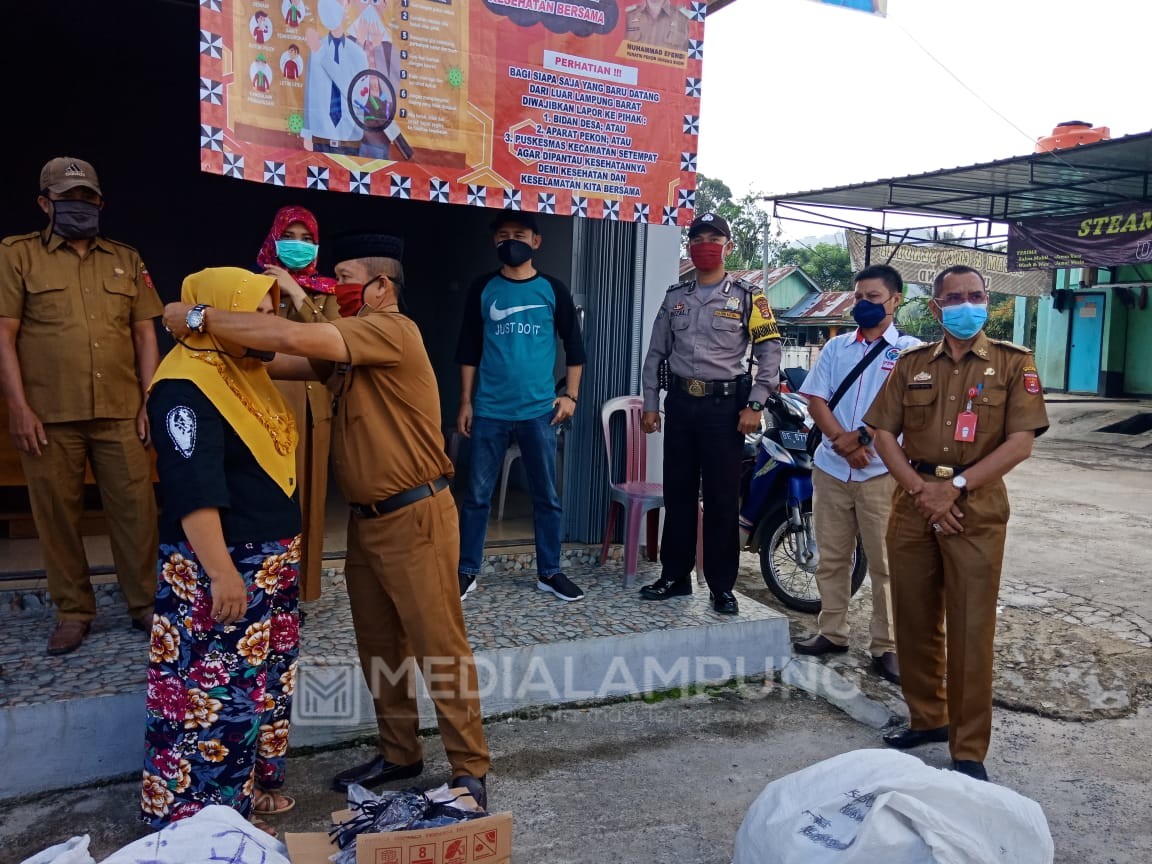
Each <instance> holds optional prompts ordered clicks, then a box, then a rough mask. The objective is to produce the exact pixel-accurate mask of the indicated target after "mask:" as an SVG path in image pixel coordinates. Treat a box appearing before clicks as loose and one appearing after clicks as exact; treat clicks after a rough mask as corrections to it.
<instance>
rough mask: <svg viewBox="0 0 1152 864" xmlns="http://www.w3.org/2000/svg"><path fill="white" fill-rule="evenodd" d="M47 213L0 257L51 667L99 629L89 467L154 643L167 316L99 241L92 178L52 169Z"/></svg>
mask: <svg viewBox="0 0 1152 864" xmlns="http://www.w3.org/2000/svg"><path fill="white" fill-rule="evenodd" d="M37 200H38V203H39V204H40V209H41V210H43V211H44V213H45V215H47V216H48V219H49V222H48V227H47V228H45V229H44V230H43V231H38V232H36V233H34V234H24V235H21V236H16V237H6V238H5V239H4V240H3V242H2V243H0V387H2V389H3V392H4V398H5V400H6V401H7V403H8V416H9V425H10V427H11V432H12V439H13V441H14V443H15V446H16V449H17V450H18V451H19V452H20V463H21V465H22V467H23V470H24V478H25V480H26V481H27V484H28V498H29V502H30V504H31V506H32V519H33V521H34V522H35V524H36V532H37V533H38V534H39V535H40V540H41V543H40V545H41V549H42V550H43V553H44V569H45V571H46V572H47V576H48V592H49V594H51V596H52V600H53V602H54V603H55V604H56V616H57V622H56V629H55V630H54V631H53V633H52V636H51V638H50V639H49V641H48V653H49V654H67V653H68V652H70V651H74V650H76V649H77V648H79V647H80V644H81V643H82V642H83V641H84V638H85V637H86V636H87V635H88V631H89V629H90V628H91V625H92V620H93V619H94V618H95V617H96V597H95V594H94V593H93V591H92V585H91V583H90V582H89V580H88V561H87V558H86V556H85V553H84V541H83V538H82V537H81V535H80V518H81V516H82V514H83V508H84V466H85V463H86V462H87V463H89V464H91V466H92V473H93V474H94V475H95V478H96V484H97V485H98V486H99V488H100V497H101V501H102V503H103V508H104V516H105V518H106V520H107V522H108V535H109V540H110V541H111V545H112V560H113V562H114V563H115V565H116V576H117V578H118V580H119V582H120V590H121V591H122V592H123V593H124V599H125V601H126V602H127V604H128V614H129V615H130V616H131V618H132V624H133V626H134V627H136V628H137V629H140V630H143V631H145V632H151V630H152V620H151V619H152V600H153V597H154V594H155V590H156V548H157V545H158V540H157V523H156V497H155V494H154V493H153V491H152V467H151V464H150V462H149V459H148V454H147V451H146V450H145V447H146V444H147V441H148V436H149V432H148V415H147V414H146V413H145V411H144V392H145V390H146V388H147V387H148V385H149V384H150V383H151V381H152V375H153V373H154V372H155V371H156V366H157V364H158V363H159V351H158V349H157V347H156V329H155V325H154V324H153V321H152V319H153V318H156V317H157V316H159V315H160V313H161V312H162V311H163V307H162V305H161V303H160V298H159V297H158V296H157V294H156V289H155V288H154V287H153V285H152V280H151V278H150V277H149V276H148V271H147V270H145V269H144V263H143V262H142V261H141V260H140V256H139V254H137V252H136V250H135V249H133V248H132V247H131V246H125V245H124V244H123V243H117V242H115V241H113V240H109V239H108V238H107V237H103V236H101V234H100V210H101V208H102V207H103V206H104V196H103V192H101V190H100V181H99V180H98V179H97V177H96V171H95V170H94V169H93V168H92V166H91V165H90V164H88V163H87V162H85V161H83V160H81V159H74V158H72V157H58V158H56V159H52V160H51V161H49V162H48V164H46V165H45V166H44V168H43V170H41V172H40V197H39V198H38V199H37Z"/></svg>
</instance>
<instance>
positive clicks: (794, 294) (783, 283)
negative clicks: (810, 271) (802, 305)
mask: <svg viewBox="0 0 1152 864" xmlns="http://www.w3.org/2000/svg"><path fill="white" fill-rule="evenodd" d="M811 293H812V285H811V283H809V282H808V280H806V279H805V278H804V277H803V276H800V275H798V274H797V273H795V272H793V273H789V274H788V275H787V276H785V277H784V278H783V279H781V280H780V281H779V282H777V283H776V284H775V285H773V286H772V287H770V288H769V289H768V302H769V303H770V304H772V308H773V309H791V308H792V307H793V306H795V305H796V304H797V303H799V302H800V301H801V300H803V299H804V298H805V297H807V296H808V295H809V294H811Z"/></svg>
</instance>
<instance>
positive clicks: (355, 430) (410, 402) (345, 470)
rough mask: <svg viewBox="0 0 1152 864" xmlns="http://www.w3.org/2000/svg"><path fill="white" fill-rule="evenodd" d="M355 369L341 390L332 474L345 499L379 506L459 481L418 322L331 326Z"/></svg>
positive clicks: (382, 317)
mask: <svg viewBox="0 0 1152 864" xmlns="http://www.w3.org/2000/svg"><path fill="white" fill-rule="evenodd" d="M332 326H333V327H335V328H337V329H338V330H339V331H340V335H341V336H342V337H343V338H344V343H345V344H346V345H347V346H348V354H349V357H350V358H351V365H350V367H349V368H347V369H346V370H345V371H344V372H343V374H341V375H339V377H340V378H342V379H343V380H342V381H341V382H339V383H338V384H337V385H336V390H337V391H338V392H339V397H338V398H339V403H338V409H337V413H336V419H335V421H334V427H335V428H334V429H333V434H332V467H333V470H334V471H335V473H336V481H337V483H339V484H340V491H341V492H342V493H343V495H344V499H345V500H346V501H348V502H349V503H350V504H375V503H376V502H378V501H383V500H384V499H385V498H390V497H392V496H393V495H395V494H397V493H399V492H404V491H406V490H408V489H413V488H415V487H416V486H420V485H422V484H424V483H430V482H432V481H433V480H436V479H438V478H440V477H451V476H452V463H451V462H450V461H449V460H448V455H447V454H446V453H445V452H444V434H443V432H442V431H441V429H440V422H441V417H440V392H439V390H437V388H436V376H435V375H434V374H433V372H432V363H431V361H429V359H428V352H427V351H426V350H425V349H424V340H423V338H422V337H421V336H420V331H419V329H417V327H416V324H415V322H413V321H412V319H410V318H407V317H406V316H404V315H401V314H399V313H398V312H377V313H372V314H369V315H364V316H362V317H358V318H341V319H339V320H337V321H333V322H332Z"/></svg>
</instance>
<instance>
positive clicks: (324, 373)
mask: <svg viewBox="0 0 1152 864" xmlns="http://www.w3.org/2000/svg"><path fill="white" fill-rule="evenodd" d="M333 247H334V250H335V258H336V262H337V263H336V267H335V273H336V278H337V279H338V280H339V281H340V282H341V283H342V285H343V287H345V288H346V289H347V288H348V287H349V286H350V285H353V284H354V285H357V286H359V288H360V294H361V297H362V298H363V307H362V308H361V310H360V314H359V315H357V316H355V317H350V318H340V319H337V320H334V321H330V322H316V323H299V322H295V321H288V320H286V319H283V318H278V317H273V316H269V315H260V314H257V313H246V312H241V313H237V312H228V311H226V310H223V309H216V308H204V307H189V306H188V305H186V304H183V303H170V304H168V306H167V307H166V308H165V311H164V324H165V326H167V327H169V328H171V329H172V331H173V332H174V333H175V334H176V335H177V336H183V334H185V333H187V332H188V331H189V330H190V329H192V327H193V326H198V327H199V328H201V329H202V332H205V333H211V334H214V335H216V336H217V337H218V338H219V337H222V338H224V339H227V340H228V341H230V342H233V343H235V344H237V345H244V346H246V347H247V348H251V349H256V350H260V351H283V352H285V353H287V354H295V355H298V356H295V357H285V356H278V357H277V358H276V359H275V360H274V361H273V363H272V367H271V370H270V371H271V373H272V375H273V377H277V378H296V379H309V378H311V379H316V378H319V379H321V380H328V379H329V378H330V377H332V373H333V372H337V373H338V374H336V375H335V380H336V382H337V383H336V384H335V385H334V386H335V390H336V392H337V393H338V397H337V408H336V417H335V420H334V425H333V430H332V468H333V472H334V474H335V475H336V481H337V483H338V484H339V486H340V491H341V492H342V493H343V495H344V497H345V499H346V500H347V501H349V502H351V510H352V512H351V516H350V518H349V520H348V558H347V561H346V563H345V568H344V569H345V580H346V582H347V588H348V600H349V604H350V606H351V609H352V623H353V626H354V627H355V630H356V647H357V650H358V651H359V654H360V663H361V668H362V669H363V671H364V674H365V676H366V677H367V678H368V685H369V686H368V689H369V692H371V693H372V698H373V702H374V703H375V708H376V723H377V727H378V729H379V733H380V739H379V741H380V753H379V755H377V756H376V757H374V758H373V759H371V760H369V761H368V762H366V763H364V764H362V765H357V766H355V767H353V768H350V769H348V770H347V771H343V772H341V773H340V774H338V775H336V777H335V778H334V780H333V788H335V789H337V790H338V791H341V792H346V791H347V790H348V786H349V785H351V784H353V783H358V784H360V785H361V786H375V785H378V784H380V783H384V782H386V781H392V780H402V779H407V778H410V777H417V776H419V775H420V774H421V773H422V772H423V770H424V761H423V748H422V746H421V742H420V736H419V728H420V716H419V712H418V711H417V706H416V697H415V692H416V691H415V682H414V681H413V680H412V678H411V676H412V675H414V674H415V671H414V669H419V670H420V671H421V672H422V673H423V674H424V677H425V681H426V683H427V685H428V689H429V691H430V694H431V696H432V700H433V702H434V703H435V705H436V716H437V719H438V721H439V725H440V736H441V739H442V740H443V742H444V750H445V752H446V754H447V756H448V761H449V763H450V764H451V766H452V786H464V787H465V788H467V789H468V791H469V792H471V794H472V797H473V798H475V799H476V801H477V802H478V803H480V805H481V806H482V807H483V806H484V805H485V803H486V801H487V791H486V787H485V782H484V778H485V775H486V774H487V773H488V764H489V758H488V745H487V744H486V743H485V740H484V728H483V726H482V725H481V717H482V715H481V711H480V701H479V697H478V695H477V694H478V687H477V677H476V666H475V663H474V661H473V658H472V649H471V647H470V646H469V644H468V637H467V634H466V632H465V629H464V613H463V610H462V608H461V606H460V590H459V582H458V580H457V563H458V553H459V549H460V531H459V523H458V521H457V516H456V504H455V502H454V501H453V500H452V493H451V492H449V491H448V481H449V478H450V477H451V476H452V463H451V462H450V461H449V460H448V456H447V455H446V453H445V452H444V437H443V433H442V432H441V431H440V396H439V391H438V389H437V387H436V377H435V375H434V374H433V372H432V364H431V362H430V361H429V360H428V353H427V351H426V350H425V348H424V340H423V339H422V338H421V336H420V331H419V329H418V328H417V327H416V323H415V322H414V321H412V320H411V319H410V318H408V317H406V316H404V315H402V314H400V309H399V297H400V291H401V285H402V284H403V281H404V275H403V269H402V267H401V265H400V260H399V259H400V254H401V250H402V248H403V245H402V242H401V241H400V239H399V238H396V237H391V236H388V235H383V234H370V233H358V234H351V235H344V236H343V237H339V238H337V239H336V240H335V242H334V243H333ZM305 357H311V358H314V359H313V360H311V361H308V360H305V359H304V358H305ZM324 361H328V362H324ZM333 364H340V366H339V367H335V366H334V365H333ZM433 675H434V676H435V677H434V678H433V677H432V676H433Z"/></svg>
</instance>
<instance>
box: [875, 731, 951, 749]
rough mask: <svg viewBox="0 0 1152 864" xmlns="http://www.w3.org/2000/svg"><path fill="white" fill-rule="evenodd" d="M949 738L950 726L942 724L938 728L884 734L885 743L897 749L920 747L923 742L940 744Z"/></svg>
mask: <svg viewBox="0 0 1152 864" xmlns="http://www.w3.org/2000/svg"><path fill="white" fill-rule="evenodd" d="M947 740H948V727H947V726H940V727H938V728H936V729H905V730H904V731H903V732H896V733H894V734H892V735H885V736H884V743H885V744H887V745H888V746H889V747H895V748H896V749H897V750H908V749H910V748H912V747H919V746H920V745H921V744H939V743H940V742H942V741H947Z"/></svg>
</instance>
